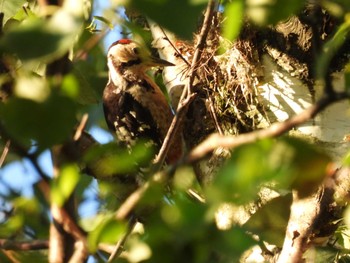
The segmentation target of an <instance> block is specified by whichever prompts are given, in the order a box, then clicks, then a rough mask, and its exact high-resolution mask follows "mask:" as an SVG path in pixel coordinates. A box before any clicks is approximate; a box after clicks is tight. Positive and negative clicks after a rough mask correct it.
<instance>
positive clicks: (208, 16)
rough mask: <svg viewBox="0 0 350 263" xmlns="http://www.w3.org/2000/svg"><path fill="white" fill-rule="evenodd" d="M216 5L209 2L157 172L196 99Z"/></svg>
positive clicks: (156, 162) (157, 165)
mask: <svg viewBox="0 0 350 263" xmlns="http://www.w3.org/2000/svg"><path fill="white" fill-rule="evenodd" d="M215 4H216V1H214V0H210V1H209V2H208V6H207V9H206V12H205V16H204V22H203V26H202V28H201V32H200V35H199V38H198V42H197V44H196V49H195V53H194V56H193V60H192V63H191V68H190V71H189V78H188V83H187V85H186V87H185V88H184V90H183V92H182V95H181V99H180V103H179V106H178V109H177V114H176V116H175V117H174V118H173V121H172V123H171V125H170V129H169V130H168V133H167V135H166V137H165V139H164V142H163V145H162V147H161V149H160V151H159V154H158V156H157V158H156V160H155V165H154V169H155V170H156V171H157V170H159V168H160V167H162V165H163V163H164V160H165V157H166V154H167V152H168V150H169V148H170V145H171V144H172V142H173V140H174V137H175V136H174V135H175V134H176V132H177V130H178V128H179V127H181V125H182V123H183V120H184V117H185V115H186V113H187V108H188V106H189V104H190V102H191V101H192V99H193V98H194V97H193V95H191V93H192V92H191V90H192V86H193V81H194V78H195V75H196V65H197V64H198V62H199V60H200V58H201V54H202V52H203V50H204V48H205V43H206V38H207V36H208V32H209V29H210V21H211V20H212V17H213V13H214V9H215Z"/></svg>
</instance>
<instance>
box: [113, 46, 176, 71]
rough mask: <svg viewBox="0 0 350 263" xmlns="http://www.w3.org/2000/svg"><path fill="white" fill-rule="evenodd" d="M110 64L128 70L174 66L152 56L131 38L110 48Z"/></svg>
mask: <svg viewBox="0 0 350 263" xmlns="http://www.w3.org/2000/svg"><path fill="white" fill-rule="evenodd" d="M107 57H108V65H109V66H111V65H113V67H114V68H116V67H122V68H123V69H128V70H133V69H134V70H140V69H141V70H142V69H147V68H150V67H157V66H158V67H159V66H163V67H165V66H174V64H172V63H170V62H168V61H166V60H163V59H160V58H157V57H155V56H152V55H151V53H150V52H149V51H148V50H147V49H146V48H143V47H142V46H141V45H139V44H138V43H136V42H134V41H132V40H130V39H121V40H118V41H116V42H114V43H113V44H112V45H111V46H110V48H109V49H108V54H107Z"/></svg>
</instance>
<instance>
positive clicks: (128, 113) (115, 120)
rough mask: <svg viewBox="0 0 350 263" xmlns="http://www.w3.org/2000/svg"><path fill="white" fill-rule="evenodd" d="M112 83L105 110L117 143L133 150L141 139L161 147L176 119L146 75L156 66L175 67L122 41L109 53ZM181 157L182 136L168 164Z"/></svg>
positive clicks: (170, 151) (105, 91)
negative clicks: (172, 122) (147, 71)
mask: <svg viewBox="0 0 350 263" xmlns="http://www.w3.org/2000/svg"><path fill="white" fill-rule="evenodd" d="M107 56H108V58H107V59H108V67H109V81H108V83H107V86H106V88H105V90H104V92H103V107H104V113H105V118H106V121H107V124H108V127H109V129H111V130H112V131H113V132H115V134H116V136H117V139H118V141H119V142H120V143H121V144H123V145H125V146H127V147H131V146H133V145H134V144H135V142H136V141H137V140H139V139H144V140H146V141H147V143H150V142H151V143H152V144H154V145H155V146H156V147H157V149H159V148H160V146H161V144H162V143H163V140H164V138H165V136H166V133H167V131H168V128H169V126H170V123H171V121H172V118H173V113H172V111H171V108H170V106H169V104H168V102H167V100H166V98H165V96H164V94H163V93H162V91H161V90H160V88H159V87H158V86H157V84H156V83H155V82H154V81H153V80H152V79H151V78H150V77H149V76H147V74H146V70H147V69H149V68H151V67H154V66H171V65H172V64H171V63H169V62H167V61H165V60H161V59H159V58H156V57H153V56H151V55H150V54H149V53H148V52H147V51H146V50H144V49H142V48H141V47H140V46H139V45H138V44H136V43H135V42H133V41H131V40H128V39H122V40H119V41H116V42H114V43H113V44H112V45H111V47H110V48H109V50H108V55H107ZM181 154H182V141H181V136H180V135H178V136H177V137H176V138H175V142H174V143H173V144H172V146H171V147H170V150H169V152H168V155H167V158H166V161H167V162H168V163H174V162H176V161H177V160H178V159H179V157H180V156H181Z"/></svg>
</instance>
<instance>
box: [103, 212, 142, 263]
mask: <svg viewBox="0 0 350 263" xmlns="http://www.w3.org/2000/svg"><path fill="white" fill-rule="evenodd" d="M136 223H137V221H136V220H135V218H134V217H132V218H131V219H130V221H129V223H128V230H127V232H126V233H125V234H124V235H123V237H122V238H121V239H120V240H119V241H118V243H117V244H116V245H115V247H114V249H113V251H112V253H111V255H110V256H109V258H108V261H107V262H113V260H114V259H115V258H118V257H119V256H120V254H121V253H122V252H123V249H124V248H123V246H124V244H125V242H126V240H127V239H128V237H129V236H130V234H131V233H132V231H133V230H134V228H135V226H136Z"/></svg>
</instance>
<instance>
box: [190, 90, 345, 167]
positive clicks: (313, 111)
mask: <svg viewBox="0 0 350 263" xmlns="http://www.w3.org/2000/svg"><path fill="white" fill-rule="evenodd" d="M347 98H350V94H349V93H347V92H339V93H335V94H333V95H332V96H331V97H329V96H324V97H323V98H321V99H320V100H319V101H317V102H316V103H315V104H314V105H312V106H311V107H310V108H308V109H306V110H304V111H303V112H301V113H300V114H297V115H295V116H293V117H291V118H289V119H288V120H286V121H284V122H278V123H274V124H272V125H271V126H270V127H268V128H266V129H263V130H257V131H253V132H250V133H245V134H241V135H239V136H227V135H226V136H224V135H220V134H217V133H215V134H212V135H210V136H209V137H208V138H207V139H206V140H204V141H203V142H202V143H200V144H199V145H198V146H197V147H196V148H194V149H193V150H192V151H191V152H190V153H189V154H188V155H187V156H186V157H185V159H184V163H193V162H196V161H199V160H200V159H202V158H204V157H205V156H206V155H207V154H209V153H211V152H212V151H213V150H215V149H216V148H218V147H224V148H228V149H233V148H236V147H238V146H240V145H243V144H247V143H252V142H255V141H257V140H260V139H264V138H272V137H278V136H280V135H282V134H284V133H286V132H287V131H289V130H291V129H292V128H294V127H296V126H298V125H300V124H302V123H304V122H306V121H308V120H310V119H312V118H314V117H315V116H316V115H317V114H318V113H319V112H321V111H322V110H324V109H325V108H326V107H327V106H329V105H330V104H332V103H335V102H338V101H341V100H343V99H347Z"/></svg>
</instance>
